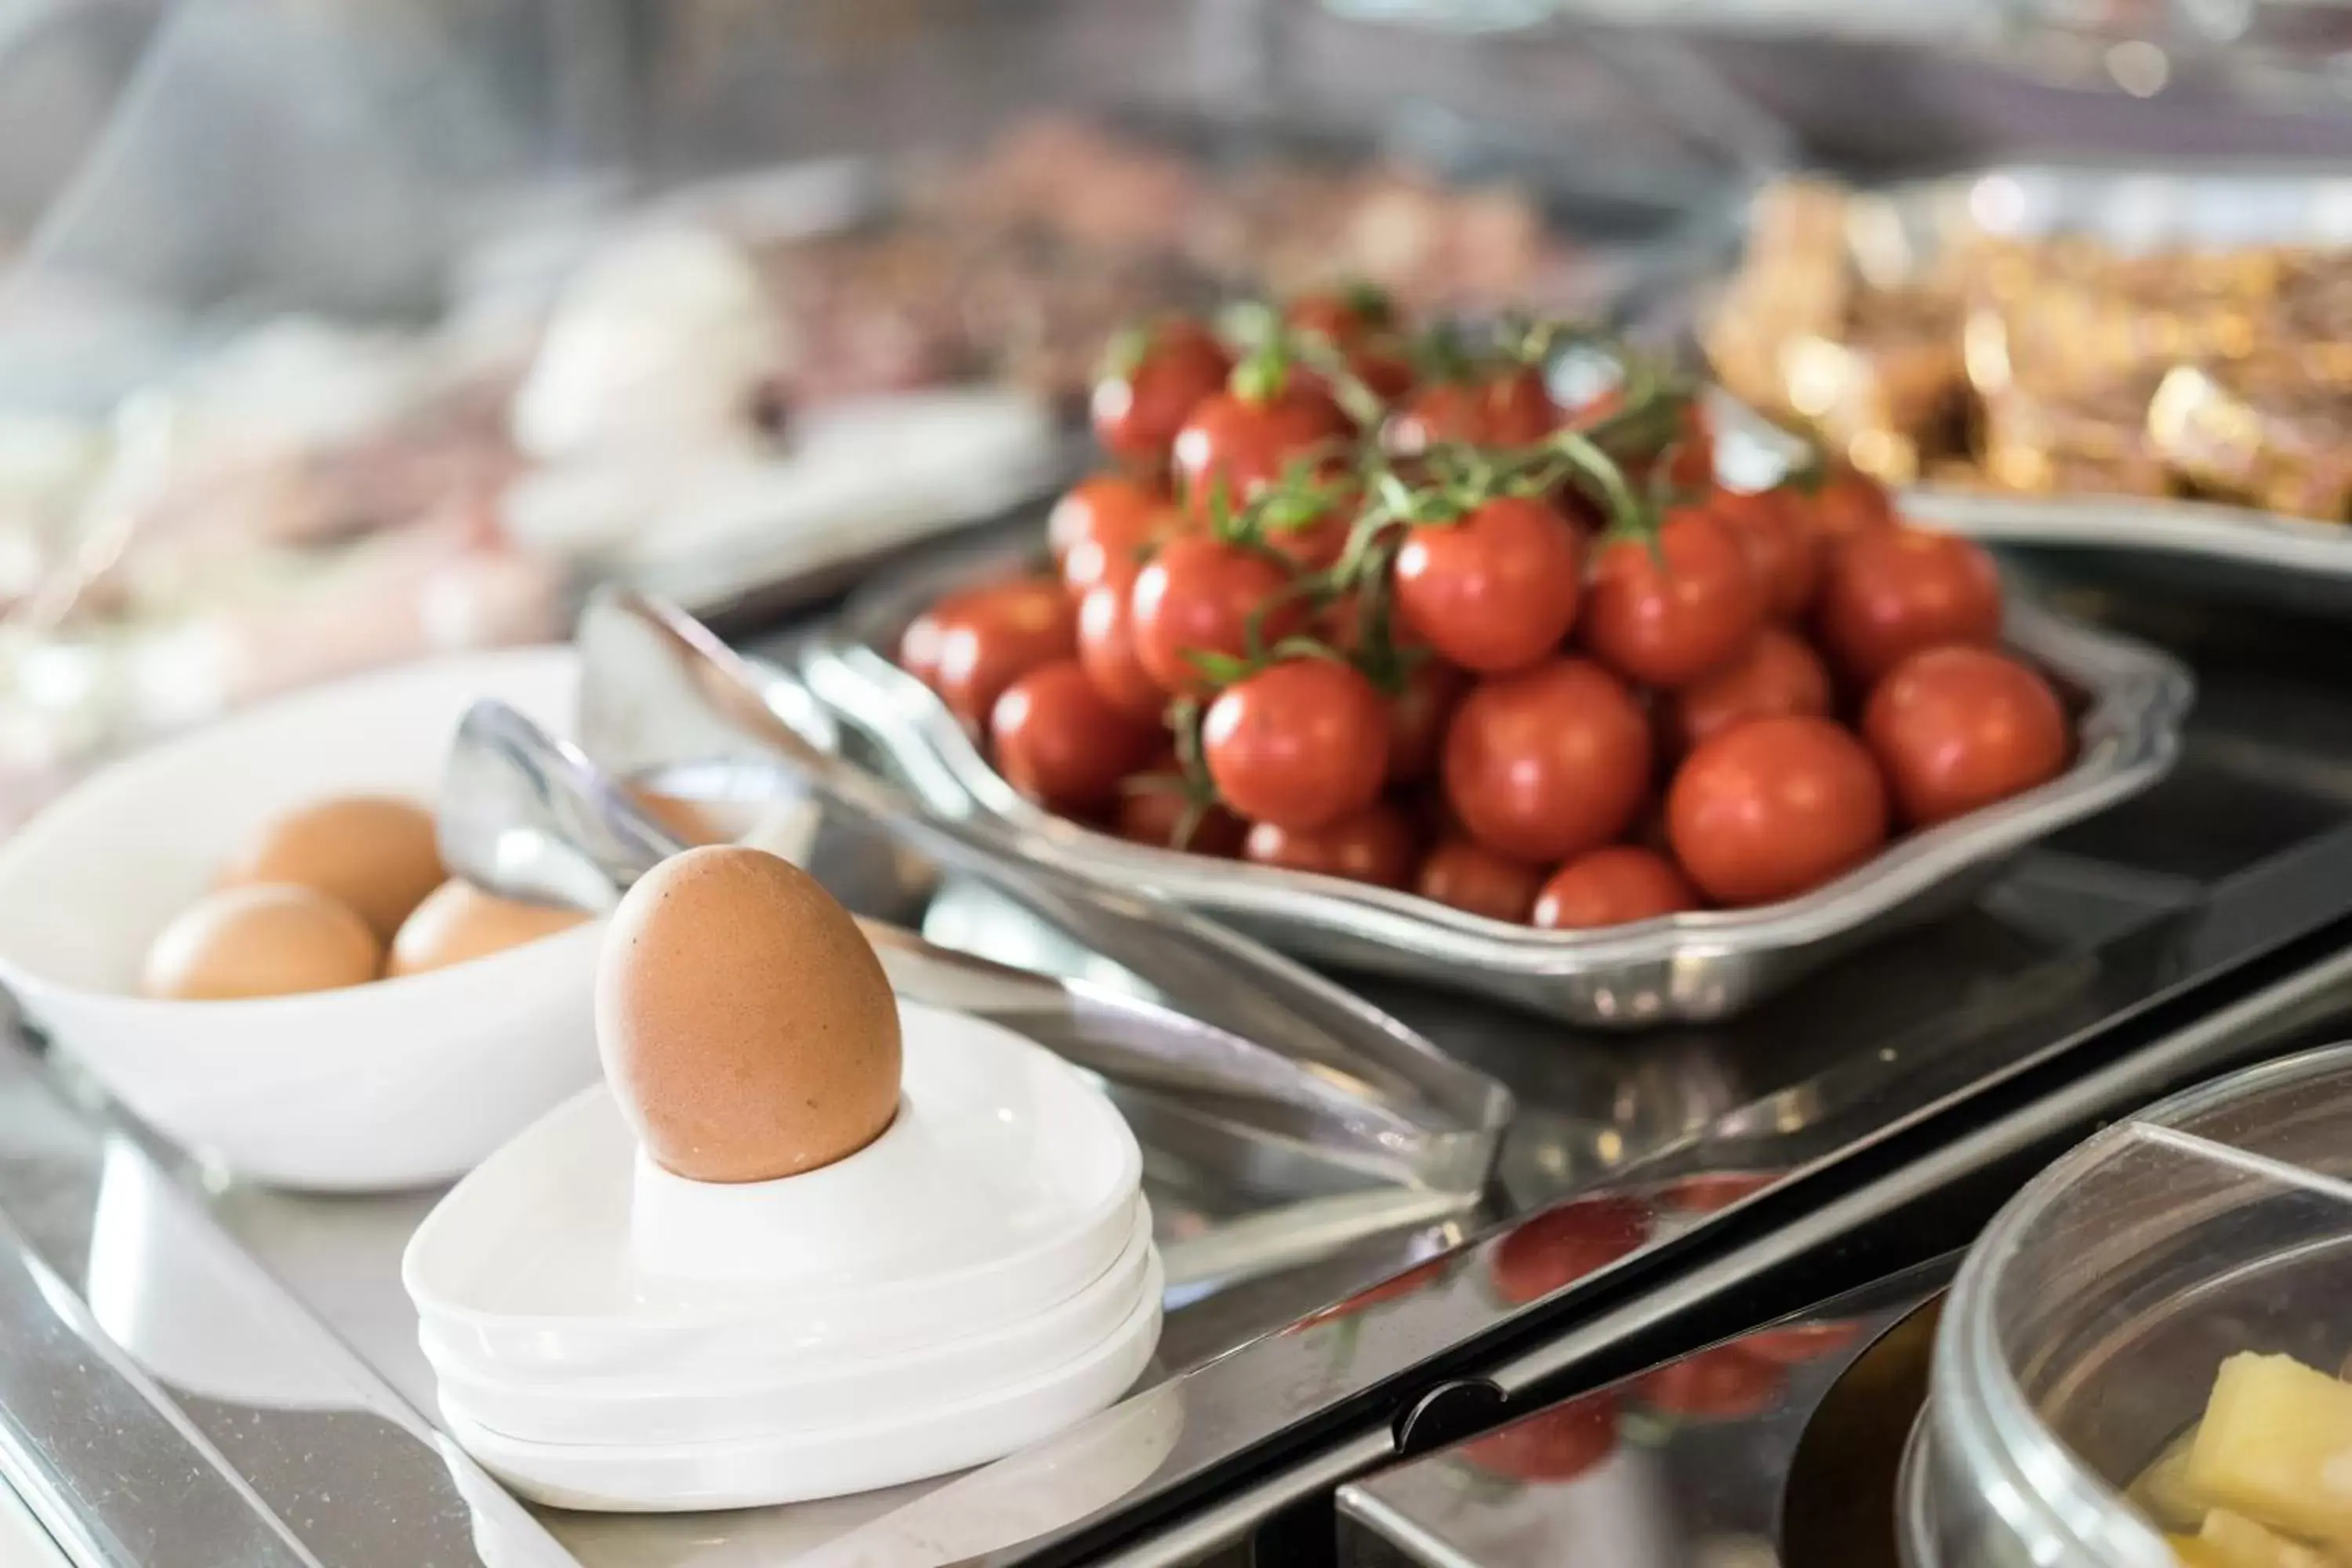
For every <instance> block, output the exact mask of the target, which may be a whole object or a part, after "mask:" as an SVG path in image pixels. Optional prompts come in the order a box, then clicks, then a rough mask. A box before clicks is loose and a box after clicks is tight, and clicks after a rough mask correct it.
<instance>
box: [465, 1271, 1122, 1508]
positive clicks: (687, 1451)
mask: <svg viewBox="0 0 2352 1568" xmlns="http://www.w3.org/2000/svg"><path fill="white" fill-rule="evenodd" d="M1158 1272H1159V1269H1158V1265H1157V1263H1156V1262H1155V1263H1154V1265H1153V1268H1152V1274H1153V1276H1154V1277H1156V1276H1157V1275H1158ZM1159 1339H1160V1294H1159V1291H1158V1289H1156V1288H1155V1289H1150V1290H1148V1291H1147V1292H1146V1293H1145V1295H1144V1297H1143V1299H1142V1300H1139V1301H1138V1302H1137V1303H1136V1304H1135V1308H1134V1310H1132V1311H1131V1312H1129V1314H1128V1316H1127V1318H1126V1320H1125V1321H1122V1322H1121V1323H1120V1324H1119V1325H1118V1328H1117V1329H1116V1330H1115V1331H1112V1333H1111V1334H1110V1335H1109V1337H1108V1338H1107V1339H1105V1340H1103V1341H1102V1342H1100V1343H1098V1344H1096V1345H1093V1346H1090V1347H1087V1348H1086V1349H1085V1350H1084V1352H1082V1353H1080V1354H1079V1355H1077V1356H1076V1358H1075V1359H1073V1360H1071V1361H1069V1362H1067V1363H1065V1364H1063V1365H1062V1366H1060V1367H1058V1368H1056V1369H1055V1370H1054V1371H1053V1372H1052V1373H1048V1374H1046V1375H1045V1376H1044V1377H1038V1378H1033V1379H1030V1380H1029V1381H1027V1382H1025V1383H1020V1384H1012V1385H1009V1386H1006V1387H1002V1388H1000V1389H998V1390H997V1391H996V1392H994V1393H992V1394H988V1395H986V1396H985V1397H982V1398H980V1399H974V1400H969V1401H966V1402H964V1403H962V1404H960V1405H945V1406H940V1405H926V1406H924V1407H922V1408H919V1409H918V1410H916V1411H913V1412H911V1413H908V1412H901V1413H898V1414H895V1415H890V1416H887V1417H884V1418H880V1419H877V1420H873V1421H870V1422H867V1423H866V1424H863V1425H859V1426H837V1427H833V1428H830V1429H827V1430H825V1431H822V1432H813V1433H795V1434H791V1435H786V1436H770V1437H758V1438H737V1439H730V1440H727V1441H720V1442H704V1443H673V1444H636V1445H631V1446H627V1447H616V1446H607V1445H598V1444H586V1443H577V1444H563V1443H526V1442H522V1441H520V1440H518V1439H516V1438H512V1437H505V1436H499V1434H497V1433H495V1432H492V1431H490V1430H488V1428H487V1427H485V1426H482V1425H481V1424H480V1423H479V1422H478V1421H477V1420H475V1419H474V1417H473V1415H472V1414H471V1413H470V1412H468V1411H467V1409H466V1408H465V1407H464V1405H460V1404H457V1403H456V1402H454V1401H452V1400H451V1399H449V1398H448V1397H447V1395H446V1394H445V1395H444V1396H443V1398H442V1401H441V1415H442V1420H443V1424H444V1425H445V1426H446V1428H447V1429H448V1432H449V1434H450V1436H453V1437H455V1438H457V1442H458V1444H459V1446H461V1447H464V1449H465V1450H466V1451H467V1453H468V1454H470V1455H472V1456H473V1457H474V1458H475V1459H476V1460H477V1461H478V1462H479V1463H480V1464H481V1466H482V1468H485V1469H487V1470H488V1471H489V1472H490V1473H491V1474H492V1475H494V1476H496V1477H497V1478H498V1479H499V1480H501V1481H504V1482H505V1483H506V1484H507V1485H508V1486H509V1487H510V1488H512V1489H514V1490H515V1491H517V1492H519V1493H520V1494H521V1495H522V1496H523V1497H525V1498H528V1499H529V1500H531V1501H533V1502H540V1503H546V1504H550V1505H551V1506H553V1507H556V1508H572V1509H587V1510H598V1511H604V1512H631V1513H636V1512H646V1513H658V1512H676V1511H680V1510H702V1509H720V1508H751V1507H758V1506H763V1505H766V1504H772V1503H786V1502H806V1501H809V1500H814V1499H817V1498H828V1497H839V1496H842V1495H844V1494H845V1493H849V1492H861V1491H871V1490H874V1489H877V1488H879V1487H889V1486H897V1485H898V1484H899V1483H901V1482H904V1481H913V1480H920V1479H924V1478H926V1477H929V1476H940V1475H946V1474H948V1473H949V1472H950V1471H953V1470H961V1469H964V1468H969V1467H971V1466H973V1465H980V1464H985V1463H987V1462H988V1461H989V1460H991V1459H997V1458H1003V1457H1004V1456H1005V1455H1007V1454H1010V1453H1013V1452H1015V1451H1016V1450H1018V1449H1021V1448H1025V1447H1028V1446H1029V1445H1030V1444H1032V1443H1034V1442H1037V1441H1039V1440H1041V1439H1043V1438H1045V1437H1048V1436H1052V1435H1053V1434H1055V1433H1056V1432H1059V1431H1061V1430H1062V1429H1063V1428H1064V1427H1066V1426H1070V1425H1071V1424H1072V1423H1074V1422H1076V1421H1080V1420H1083V1419H1084V1418H1085V1417H1087V1416H1088V1415H1094V1414H1095V1413H1096V1412H1097V1411H1099V1410H1103V1409H1106V1408H1108V1406H1109V1405H1111V1404H1112V1403H1113V1402H1115V1401H1116V1400H1117V1399H1118V1397H1119V1395H1120V1394H1125V1393H1126V1392H1127V1391H1128V1389H1129V1387H1131V1386H1132V1385H1133V1384H1134V1383H1135V1381H1136V1379H1137V1378H1139V1377H1140V1376H1141V1375H1142V1374H1143V1372H1144V1369H1145V1368H1146V1367H1147V1366H1149V1365H1150V1361H1151V1352H1152V1350H1153V1348H1154V1347H1155V1346H1156V1345H1157V1344H1158V1342H1159Z"/></svg>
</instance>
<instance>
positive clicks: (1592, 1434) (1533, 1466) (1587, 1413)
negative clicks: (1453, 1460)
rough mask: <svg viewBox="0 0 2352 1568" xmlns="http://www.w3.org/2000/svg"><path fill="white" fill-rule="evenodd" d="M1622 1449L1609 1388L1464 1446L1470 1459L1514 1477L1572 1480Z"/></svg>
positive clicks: (1464, 1455)
mask: <svg viewBox="0 0 2352 1568" xmlns="http://www.w3.org/2000/svg"><path fill="white" fill-rule="evenodd" d="M1616 1451H1617V1396H1616V1395H1615V1394H1610V1393H1608V1392H1607V1391H1605V1390H1603V1391H1602V1392H1601V1393H1598V1394H1585V1395H1583V1396H1582V1397H1580V1398H1577V1399H1571V1400H1569V1401H1568V1402H1567V1403H1565V1404H1562V1405H1553V1406H1552V1407H1551V1408H1550V1409H1549V1410H1539V1411H1538V1412H1536V1414H1534V1415H1529V1416H1527V1417H1525V1418H1523V1419H1521V1420H1517V1421H1514V1422H1512V1423H1511V1424H1510V1425H1509V1426H1505V1427H1502V1428H1500V1429H1499V1430H1497V1431H1494V1432H1489V1433H1488V1434H1486V1436H1484V1437H1479V1438H1475V1439H1474V1440H1473V1441H1471V1442H1467V1443H1465V1444H1463V1445H1462V1458H1464V1459H1465V1461H1467V1462H1468V1463H1470V1464H1472V1465H1475V1466H1476V1467H1477V1468H1479V1469H1482V1470H1484V1471H1486V1473H1487V1474H1488V1475H1492V1476H1500V1477H1502V1478H1503V1479H1506V1480H1514V1481H1555V1482H1557V1481H1572V1480H1574V1479H1576V1478H1577V1477H1579V1476H1580V1475H1582V1474H1584V1472H1585V1471H1587V1470H1589V1469H1591V1468H1592V1467H1593V1466H1595V1465H1597V1464H1599V1463H1601V1460H1603V1459H1606V1458H1608V1457H1609V1456H1610V1455H1611V1454H1613V1453H1615V1452H1616Z"/></svg>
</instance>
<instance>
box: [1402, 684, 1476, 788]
mask: <svg viewBox="0 0 2352 1568" xmlns="http://www.w3.org/2000/svg"><path fill="white" fill-rule="evenodd" d="M1469 684H1470V678H1469V677H1468V676H1466V675H1465V674H1464V673H1463V672H1462V671H1461V670H1459V669H1457V668H1454V666H1453V665H1450V664H1447V663H1446V662H1445V661H1444V660H1443V659H1437V658H1423V659H1420V660H1417V661H1416V662H1415V663H1414V665H1413V667H1412V668H1411V669H1410V670H1408V671H1406V672H1405V678H1404V689H1403V690H1402V692H1399V693H1398V694H1397V695H1396V696H1395V697H1392V698H1391V699H1390V700H1389V783H1391V784H1419V783H1420V782H1421V781H1422V780H1423V779H1425V778H1427V777H1428V776H1429V775H1430V774H1431V773H1434V772H1435V771H1436V770H1437V758H1438V753H1439V752H1440V750H1441V749H1442V748H1443V747H1444V744H1445V726H1446V724H1447V723H1448V722H1449V721H1452V719H1453V717H1454V705H1455V704H1456V703H1458V702H1459V701H1461V700H1462V693H1463V691H1464V689H1465V688H1467V687H1468V686H1469Z"/></svg>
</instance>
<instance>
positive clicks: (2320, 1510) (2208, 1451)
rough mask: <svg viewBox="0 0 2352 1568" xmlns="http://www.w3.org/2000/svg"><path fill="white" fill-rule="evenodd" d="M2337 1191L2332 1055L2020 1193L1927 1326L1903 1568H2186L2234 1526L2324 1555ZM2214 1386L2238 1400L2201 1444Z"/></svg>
mask: <svg viewBox="0 0 2352 1568" xmlns="http://www.w3.org/2000/svg"><path fill="white" fill-rule="evenodd" d="M2347 1175H2352V1046H2347V1045H2338V1046H2332V1047H2326V1048H2324V1049H2320V1050H2316V1051H2312V1052H2309V1053H2306V1054H2304V1055H2301V1056H2296V1057H2292V1058H2287V1059H2285V1060H2283V1061H2278V1062H2273V1063H2270V1064H2268V1065H2266V1066H2263V1067H2261V1068H2253V1069H2251V1070H2249V1071H2246V1072H2242V1073H2237V1074H2233V1075H2231V1076H2230V1077H2227V1078H2223V1079H2218V1080H2216V1081H2214V1082H2212V1083H2210V1084H2207V1085H2204V1086H2202V1087H2200V1088H2199V1089H2192V1090H2189V1091H2188V1092H2187V1093H2184V1094H2180V1095H2178V1096H2175V1097H2174V1098H2172V1099H2169V1100H2164V1101H2161V1102H2159V1103H2158V1104H2157V1105H2155V1106H2153V1107H2151V1108H2149V1109H2148V1110H2146V1111H2143V1112H2142V1113H2140V1114H2139V1115H2138V1116H2136V1117H2133V1118H2131V1119H2129V1120H2127V1121H2121V1122H2118V1123H2117V1124H2116V1125H2115V1126H2113V1127H2110V1128H2108V1129H2106V1130H2105V1131H2101V1132H2100V1133H2098V1134H2097V1135H2096V1136H2095V1137H2093V1138H2091V1139H2089V1140H2088V1141H2086V1142H2084V1143H2083V1144H2081V1145H2080V1146H2078V1147H2077V1148H2075V1149H2074V1151H2073V1152H2071V1153H2069V1154H2067V1155H2066V1156H2065V1157H2063V1159H2061V1160H2059V1161H2058V1162H2057V1163H2054V1164H2053V1165H2052V1166H2051V1167H2050V1168H2049V1169H2048V1170H2046V1171H2044V1172H2043V1173H2042V1174H2041V1175H2040V1176H2038V1177H2036V1178H2035V1179H2034V1181H2033V1182H2032V1184H2030V1185H2029V1186H2027V1187H2026V1188H2025V1189H2024V1190H2023V1191H2022V1192H2021V1193H2019V1194H2018V1195H2017V1196H2016V1197H2015V1198H2013V1199H2011V1202H2010V1203H2009V1205H2007V1206H2006V1207H2005V1208H2004V1209H2002V1211H2001V1212H2000V1215H1998V1216H1997V1217H1996V1218H1995V1219H1994V1221H1993V1223H1992V1225H1991V1226H1990V1227H1989V1228H1988V1229H1987V1230H1986V1231H1985V1233H1984V1235H1983V1236H1982V1237H1980V1238H1979V1240H1978V1242H1977V1244H1976V1246H1975V1247H1974V1248H1973V1249H1972V1250H1971V1251H1970V1253H1969V1258H1968V1261H1967V1262H1966V1264H1965V1265H1964V1266H1963V1267H1962V1268H1961V1270H1960V1273H1959V1276H1958V1279H1957V1280H1956V1281H1955V1283H1954V1285H1953V1289H1952V1293H1951V1298H1950V1300H1949V1303H1948V1306H1947V1308H1946V1310H1945V1312H1944V1316H1943V1321H1942V1324H1941V1327H1940V1329H1939V1331H1938V1333H1937V1345H1936V1353H1935V1364H1934V1371H1933V1376H1932V1381H1931V1384H1930V1395H1929V1400H1928V1404H1927V1410H1926V1412H1925V1413H1924V1414H1923V1415H1922V1416H1921V1418H1920V1422H1919V1425H1918V1426H1917V1427H1916V1429H1915V1430H1914V1432H1913V1435H1912V1439H1911V1448H1910V1453H1909V1454H1908V1456H1907V1457H1906V1463H1905V1466H1904V1475H1903V1482H1902V1496H1901V1498H1900V1500H1899V1501H1898V1509H1897V1516H1898V1519H1899V1521H1900V1528H1901V1531H1902V1537H1903V1540H1902V1545H1903V1549H1904V1552H1905V1557H1906V1562H1907V1563H1909V1564H1911V1568H1979V1565H1983V1568H1992V1565H1995V1564H1999V1565H2002V1568H2007V1565H2010V1564H2024V1563H2070V1564H2076V1563H2079V1564H2086V1565H2096V1568H2106V1565H2115V1568H2171V1565H2172V1564H2173V1563H2175V1562H2176V1561H2178V1562H2184V1563H2196V1562H2199V1561H2201V1560H2202V1556H2203V1553H2202V1552H2200V1549H2199V1547H2198V1545H2197V1542H2196V1541H2195V1540H2194V1539H2193V1538H2195V1537H2197V1536H2198V1534H2199V1532H2200V1530H2203V1531H2207V1532H2208V1539H2209V1540H2210V1538H2211V1536H2210V1532H2211V1531H2214V1530H2216V1529H2218V1530H2220V1531H2223V1532H2225V1533H2226V1532H2228V1531H2234V1530H2237V1529H2238V1528H2239V1526H2240V1525H2241V1524H2242V1523H2244V1522H2246V1521H2248V1520H2251V1521H2252V1525H2253V1526H2254V1527H2256V1528H2259V1529H2262V1530H2264V1531H2273V1532H2277V1533H2278V1534H2281V1535H2284V1536H2287V1537H2290V1538H2299V1539H2303V1540H2325V1539H2327V1538H2329V1537H2331V1536H2333V1537H2334V1538H2335V1540H2336V1543H2337V1544H2339V1545H2340V1544H2341V1543H2342V1537H2340V1536H2335V1532H2334V1531H2333V1529H2332V1528H2331V1526H2332V1521H2330V1520H2329V1519H2328V1518H2327V1517H2326V1516H2327V1515H2328V1514H2329V1511H2330V1510H2329V1508H2328V1501H2329V1500H2328V1497H2327V1495H2326V1494H2327V1493H2329V1492H2330V1491H2332V1490H2340V1488H2332V1487H2330V1486H2329V1485H2327V1484H2326V1483H2327V1481H2328V1479H2329V1478H2330V1476H2331V1475H2332V1473H2333V1471H2334V1470H2335V1469H2336V1468H2352V1386H2347V1385H2345V1384H2341V1383H2339V1382H2337V1381H2336V1379H2337V1374H2338V1372H2339V1369H2341V1368H2343V1367H2344V1365H2345V1364H2346V1352H2347V1349H2352V1320H2347V1318H2346V1316H2345V1314H2344V1312H2343V1311H2342V1310H2341V1309H2342V1303H2343V1301H2344V1300H2345V1296H2346V1292H2347V1287H2352V1184H2347V1181H2346V1180H2345V1179H2344V1178H2345V1177H2346V1176H2347ZM2257 1356H2259V1357H2264V1358H2273V1357H2291V1358H2293V1360H2294V1361H2295V1362H2297V1363H2302V1366H2303V1367H2304V1368H2305V1369H2309V1370H2308V1372H2307V1373H2297V1372H2295V1371H2294V1369H2292V1368H2288V1367H2286V1366H2284V1363H2278V1362H2272V1361H2264V1362H2261V1363H2255V1362H2254V1361H2253V1360H2252V1358H2253V1357H2257ZM2232 1358H2242V1359H2240V1360H2235V1361H2233V1360H2232ZM2224 1363H2230V1367H2229V1370H2228V1371H2227V1372H2225V1371H2224V1370H2223V1369H2224ZM2265 1370H2266V1371H2267V1374H2268V1376H2267V1378H2266V1377H2265V1376H2264V1375H2263V1374H2264V1373H2265ZM2217 1376H2218V1377H2221V1379H2222V1380H2223V1381H2224V1382H2225V1383H2230V1382H2231V1381H2232V1380H2236V1397H2237V1399H2238V1401H2239V1405H2238V1408H2237V1410H2235V1411H2233V1412H2232V1413H2231V1418H2230V1420H2229V1422H2228V1424H2227V1425H2226V1426H2224V1425H2222V1424H2221V1418H2220V1416H2219V1415H2216V1416H2215V1418H2214V1419H2211V1420H2207V1421H2205V1423H2204V1426H2203V1429H2202V1430H2200V1431H2196V1432H2195V1434H2194V1435H2193V1436H2192V1428H2196V1427H2197V1426H2198V1424H2199V1423H2200V1418H2203V1417H2205V1416H2206V1415H2208V1401H2209V1400H2210V1399H2211V1398H2212V1396H2213V1394H2214V1393H2215V1388H2216V1380H2217ZM2273 1379H2283V1380H2284V1386H2282V1385H2281V1384H2280V1383H2279V1382H2277V1381H2271V1380H2273ZM2261 1383H2267V1386H2262V1387H2257V1386H2255V1384H2261ZM2337 1389H2342V1390H2343V1398H2342V1399H2341V1401H2340V1402H2339V1401H2338V1400H2337V1399H2336V1394H2335V1391H2336V1390H2337ZM2282 1396H2284V1397H2286V1398H2288V1399H2289V1400H2291V1402H2292V1403H2291V1405H2283V1404H2280V1403H2277V1401H2278V1400H2279V1399H2280V1398H2281V1397H2282ZM2249 1401H2251V1402H2252V1403H2251V1405H2249V1404H2248V1403H2247V1402H2249ZM2219 1408H2220V1407H2219V1406H2216V1409H2217V1411H2218V1410H2219ZM2336 1410H2341V1411H2343V1412H2345V1413H2346V1416H2345V1419H2344V1420H2343V1422H2342V1423H2341V1425H2340V1426H2337V1425H2336V1424H2335V1422H2334V1421H2333V1419H2332V1417H2331V1415H2330V1413H2331V1412H2334V1411H2336ZM2248 1415H2251V1416H2252V1420H2251V1421H2247V1420H2245V1419H2243V1417H2245V1416H2248ZM2305 1415H2309V1416H2311V1417H2312V1418H2311V1419H2308V1420H2306V1419H2305V1418H2304V1417H2305ZM2250 1433H2255V1434H2257V1435H2258V1441H2255V1442H2252V1443H2250V1442H2249V1434H2250ZM2261 1434H2267V1435H2266V1436H2262V1435H2261ZM2257 1450H2259V1451H2257ZM2331 1454H2333V1455H2335V1456H2336V1457H2335V1458H2333V1459H2331V1458H2330V1455H2331ZM2216 1514H2219V1515H2221V1516H2223V1517H2222V1518H2221V1521H2220V1523H2219V1524H2218V1525H2216V1524H2213V1523H2210V1522H2209V1521H2210V1520H2211V1519H2212V1518H2213V1516H2214V1515H2216ZM2346 1517H2347V1520H2352V1510H2347V1514H2346ZM2168 1536H2169V1537H2171V1539H2170V1540H2169V1541H2168ZM2176 1552H2178V1555H2177V1556H2176ZM2215 1560H2217V1561H2224V1560H2232V1561H2233V1560H2234V1559H2229V1558H2216V1559H2215ZM2288 1560H2289V1559H2287V1558H2281V1559H2280V1561H2288Z"/></svg>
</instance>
